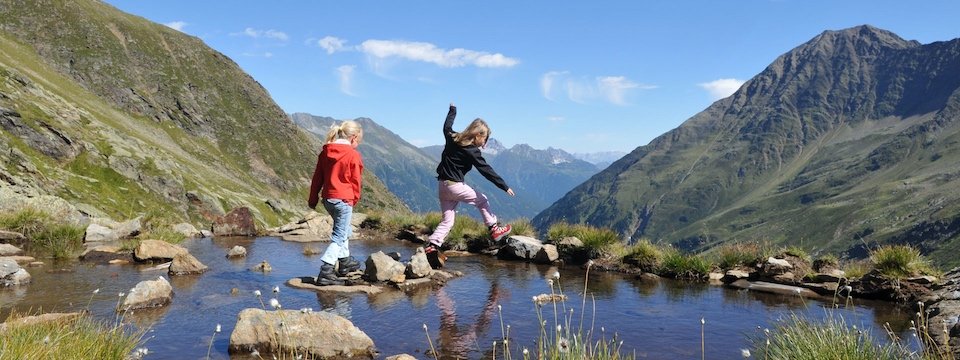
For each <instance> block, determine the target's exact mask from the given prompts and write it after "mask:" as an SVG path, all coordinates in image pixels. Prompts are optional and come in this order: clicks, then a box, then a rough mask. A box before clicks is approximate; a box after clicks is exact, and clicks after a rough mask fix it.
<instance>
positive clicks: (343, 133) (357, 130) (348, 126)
mask: <svg viewBox="0 0 960 360" xmlns="http://www.w3.org/2000/svg"><path fill="white" fill-rule="evenodd" d="M361 134H363V128H362V127H361V126H360V123H358V122H356V121H353V120H347V121H344V122H342V123H340V125H337V124H336V123H334V124H333V125H331V126H330V131H327V142H328V143H330V142H333V141H334V140H337V139H345V140H349V139H350V138H351V137H353V136H354V135H361Z"/></svg>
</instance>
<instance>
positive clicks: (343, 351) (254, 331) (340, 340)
mask: <svg viewBox="0 0 960 360" xmlns="http://www.w3.org/2000/svg"><path fill="white" fill-rule="evenodd" d="M281 323H283V325H281ZM274 349H279V352H280V353H282V354H283V353H297V354H303V355H305V356H304V357H307V358H324V359H326V358H337V359H340V358H367V359H370V358H373V357H374V355H375V349H374V345H373V340H371V339H370V337H369V336H367V334H365V333H364V332H363V331H361V330H360V329H359V328H357V327H356V326H354V325H353V323H351V322H350V321H349V320H347V319H346V318H343V317H341V316H339V315H336V314H333V313H330V312H326V311H323V312H312V311H298V310H277V311H265V310H262V309H244V310H242V311H240V314H239V315H237V324H236V326H235V327H234V329H233V332H232V333H231V334H230V347H229V351H230V353H232V354H233V353H240V354H249V353H251V352H253V351H254V350H256V351H258V352H260V353H261V354H266V353H270V352H272V351H273V350H274Z"/></svg>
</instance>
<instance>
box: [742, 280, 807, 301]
mask: <svg viewBox="0 0 960 360" xmlns="http://www.w3.org/2000/svg"><path fill="white" fill-rule="evenodd" d="M730 286H732V287H735V288H738V289H747V290H752V291H760V292H766V293H771V294H778V295H784V296H801V297H805V298H817V297H820V295H819V294H817V292H815V291H813V290H810V289H807V288H802V287H798V286H791V285H784V284H775V283H769V282H764V281H747V280H745V279H740V280H737V281H734V282H733V283H731V284H730Z"/></svg>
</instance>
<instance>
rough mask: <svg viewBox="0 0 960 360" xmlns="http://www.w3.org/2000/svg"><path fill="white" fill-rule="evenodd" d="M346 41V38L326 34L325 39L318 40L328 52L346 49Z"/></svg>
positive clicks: (318, 43)
mask: <svg viewBox="0 0 960 360" xmlns="http://www.w3.org/2000/svg"><path fill="white" fill-rule="evenodd" d="M346 43H347V41H346V40H344V39H341V38H338V37H333V36H325V37H324V38H323V39H320V40H318V41H317V45H320V47H322V48H323V49H324V50H326V51H327V54H333V53H335V52H337V51H342V50H344V44H346Z"/></svg>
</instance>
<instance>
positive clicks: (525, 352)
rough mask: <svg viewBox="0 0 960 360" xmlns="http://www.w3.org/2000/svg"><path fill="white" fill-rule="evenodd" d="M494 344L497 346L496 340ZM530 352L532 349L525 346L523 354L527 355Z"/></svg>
mask: <svg viewBox="0 0 960 360" xmlns="http://www.w3.org/2000/svg"><path fill="white" fill-rule="evenodd" d="M493 346H497V342H496V341H494V342H493ZM528 354H530V350H527V348H523V356H527V355H528Z"/></svg>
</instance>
